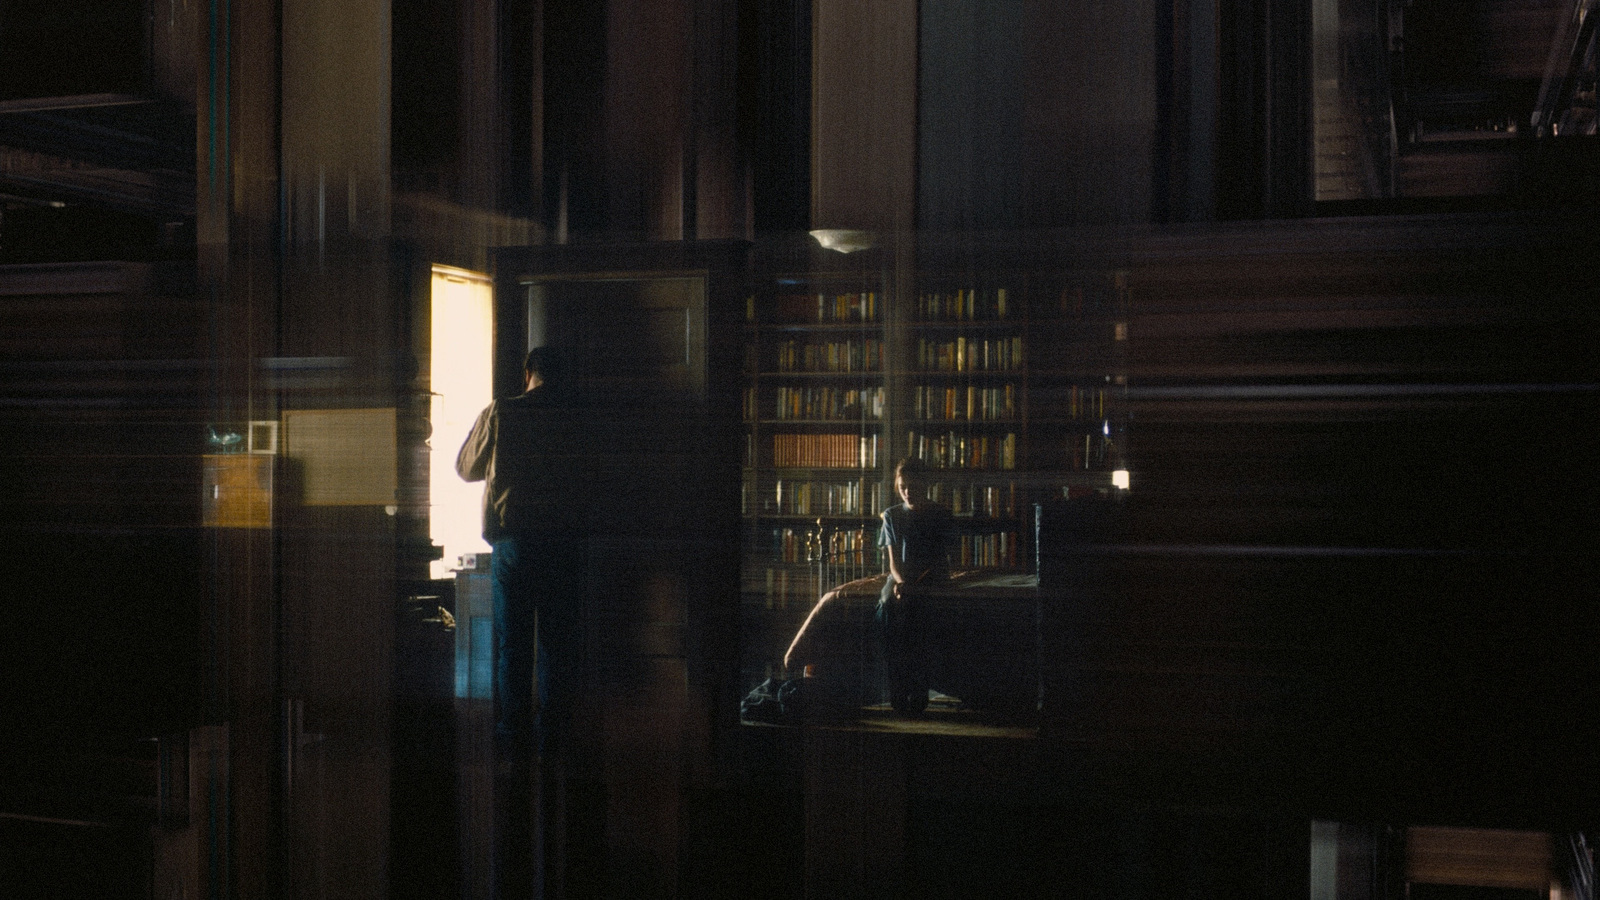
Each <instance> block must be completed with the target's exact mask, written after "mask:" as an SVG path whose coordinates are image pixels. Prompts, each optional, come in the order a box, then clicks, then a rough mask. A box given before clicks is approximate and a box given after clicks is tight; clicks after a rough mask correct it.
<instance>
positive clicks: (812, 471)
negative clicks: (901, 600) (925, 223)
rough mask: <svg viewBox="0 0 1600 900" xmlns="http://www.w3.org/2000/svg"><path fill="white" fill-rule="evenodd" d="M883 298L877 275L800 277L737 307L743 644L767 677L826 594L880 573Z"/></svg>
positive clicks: (759, 290) (885, 450)
mask: <svg viewBox="0 0 1600 900" xmlns="http://www.w3.org/2000/svg"><path fill="white" fill-rule="evenodd" d="M885 296H886V295H885V292H884V290H883V284H882V280H881V278H879V277H877V276H875V275H872V274H859V273H845V274H822V275H818V274H815V273H808V274H805V275H802V276H780V277H770V278H766V279H762V280H759V281H758V282H757V283H756V284H754V285H753V286H752V289H751V291H750V293H749V297H748V299H747V302H746V308H745V326H744V327H745V357H744V358H745V373H744V376H745V377H744V380H745V386H744V400H743V404H742V405H743V416H742V419H743V423H744V438H745V448H744V469H743V471H744V475H743V479H742V485H743V487H742V490H743V496H742V504H741V506H742V511H743V515H744V520H745V523H746V538H745V566H744V568H745V573H744V580H743V583H744V604H745V606H746V608H747V611H748V613H749V614H747V615H746V616H745V632H746V633H745V640H746V642H747V643H746V646H747V647H752V648H754V647H759V648H761V649H760V652H759V653H758V654H757V656H758V657H759V659H756V660H752V662H753V663H755V664H757V665H761V666H763V667H764V668H767V669H770V668H771V666H772V661H773V660H775V659H777V658H780V657H781V655H782V651H783V648H784V647H785V646H787V641H788V640H789V638H791V637H792V636H793V635H794V633H795V631H797V630H798V629H799V626H800V624H801V623H802V622H803V621H804V620H805V616H806V615H807V614H808V613H809V612H810V610H811V607H812V606H813V605H814V604H815V603H816V601H817V598H818V597H819V596H821V594H822V593H823V592H824V591H826V590H827V589H828V588H830V587H832V586H834V585H836V584H840V583H843V582H845V581H849V580H852V579H854V578H859V577H863V576H866V575H871V574H876V573H878V572H880V571H882V564H881V562H880V560H879V555H878V549H877V546H876V538H877V530H876V523H877V517H878V514H879V513H880V512H882V511H883V509H884V505H885V503H886V500H887V497H888V491H887V487H886V484H885V481H884V471H885V468H886V467H887V466H888V465H890V463H891V459H890V457H891V454H890V447H889V444H888V434H887V431H886V424H887V422H888V420H889V410H888V399H889V388H888V385H887V382H886V380H885V379H886V373H887V369H888V363H887V351H886V344H885V329H884V316H885V307H884V303H885ZM764 674H773V673H772V672H770V671H768V672H762V671H755V672H747V675H749V676H751V677H760V676H762V675H764Z"/></svg>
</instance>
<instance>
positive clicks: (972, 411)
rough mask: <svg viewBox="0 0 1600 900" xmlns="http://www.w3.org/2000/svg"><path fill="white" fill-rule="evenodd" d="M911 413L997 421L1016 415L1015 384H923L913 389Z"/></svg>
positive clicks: (924, 415) (942, 417) (950, 419)
mask: <svg viewBox="0 0 1600 900" xmlns="http://www.w3.org/2000/svg"><path fill="white" fill-rule="evenodd" d="M911 409H912V415H913V416H915V417H916V418H918V419H942V420H945V421H961V420H965V421H969V422H996V421H1005V420H1008V419H1015V418H1016V417H1017V396H1016V386H1015V385H1011V384H1005V385H1000V386H997V387H979V386H977V385H973V384H969V385H967V386H966V387H934V386H930V385H923V386H920V387H915V388H913V389H912V392H911Z"/></svg>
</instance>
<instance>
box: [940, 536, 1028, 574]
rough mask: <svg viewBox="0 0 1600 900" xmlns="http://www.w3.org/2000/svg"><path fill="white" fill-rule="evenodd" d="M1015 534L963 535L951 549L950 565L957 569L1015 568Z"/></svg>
mask: <svg viewBox="0 0 1600 900" xmlns="http://www.w3.org/2000/svg"><path fill="white" fill-rule="evenodd" d="M1017 543H1018V542H1017V533H1016V532H1014V531H1000V532H996V533H993V534H964V535H961V539H960V541H959V542H958V545H957V546H956V547H954V548H952V554H951V555H952V556H953V557H955V558H954V559H953V560H952V563H953V564H954V565H955V566H957V567H959V568H964V569H965V568H989V567H994V568H1015V567H1016V565H1017Z"/></svg>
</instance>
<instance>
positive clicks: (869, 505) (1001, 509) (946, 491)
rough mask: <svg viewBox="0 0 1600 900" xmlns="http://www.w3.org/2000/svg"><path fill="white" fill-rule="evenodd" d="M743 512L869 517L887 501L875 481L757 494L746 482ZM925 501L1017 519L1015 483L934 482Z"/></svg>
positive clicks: (801, 482)
mask: <svg viewBox="0 0 1600 900" xmlns="http://www.w3.org/2000/svg"><path fill="white" fill-rule="evenodd" d="M744 491H745V493H744V497H743V502H742V504H741V509H742V510H743V512H744V514H745V515H746V516H751V515H767V516H859V517H861V518H873V517H876V516H877V515H878V514H879V513H882V512H883V510H884V506H885V503H886V499H887V498H888V489H887V488H886V486H885V484H884V483H883V482H881V481H878V480H877V479H876V478H856V479H852V480H848V481H816V480H809V479H792V478H780V479H778V480H777V481H776V482H775V483H774V484H773V485H772V486H771V487H767V488H762V489H760V490H759V493H757V489H756V487H755V486H754V485H753V484H751V483H750V482H746V483H745V485H744ZM928 497H929V499H931V500H932V501H933V502H935V503H938V504H940V505H942V506H944V507H946V508H948V509H949V510H950V512H951V514H952V515H955V516H958V517H972V518H978V517H982V518H991V519H1002V518H1015V517H1016V515H1017V484H1016V482H1014V481H1007V482H1002V483H989V484H984V483H975V482H970V481H935V482H933V483H932V484H930V485H929V486H928Z"/></svg>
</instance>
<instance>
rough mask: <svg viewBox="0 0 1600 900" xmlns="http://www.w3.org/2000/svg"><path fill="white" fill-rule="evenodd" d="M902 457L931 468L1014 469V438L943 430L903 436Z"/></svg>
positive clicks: (1012, 434) (1015, 443)
mask: <svg viewBox="0 0 1600 900" xmlns="http://www.w3.org/2000/svg"><path fill="white" fill-rule="evenodd" d="M906 442H907V446H906V455H907V456H910V457H912V458H914V459H918V460H921V461H922V462H923V463H925V464H926V465H928V467H930V468H934V469H1015V468H1016V467H1017V435H1016V432H1007V433H1006V434H1003V435H989V434H964V433H961V432H958V431H947V432H944V433H942V434H938V433H936V434H930V433H926V432H921V431H912V432H910V433H909V434H907V435H906Z"/></svg>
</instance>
